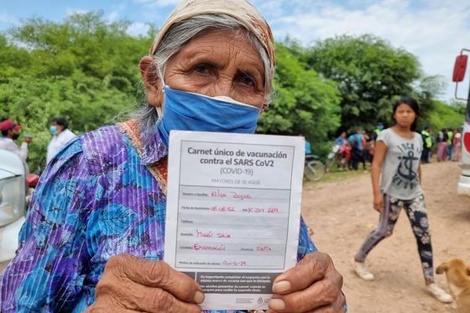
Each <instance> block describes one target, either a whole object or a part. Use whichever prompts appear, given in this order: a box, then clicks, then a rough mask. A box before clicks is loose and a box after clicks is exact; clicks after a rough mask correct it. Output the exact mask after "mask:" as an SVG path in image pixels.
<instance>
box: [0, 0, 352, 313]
mask: <svg viewBox="0 0 470 313" xmlns="http://www.w3.org/2000/svg"><path fill="white" fill-rule="evenodd" d="M139 66H140V72H141V76H142V81H143V86H144V88H145V90H146V100H145V103H144V105H143V107H142V108H141V110H139V111H138V112H136V114H135V116H134V118H132V119H131V120H128V121H125V122H122V123H118V124H116V125H108V126H104V127H102V128H99V129H97V130H94V131H91V132H88V133H85V134H82V135H80V136H78V137H76V138H74V139H72V140H71V141H70V142H69V143H68V144H67V145H66V146H65V147H64V148H63V149H62V150H61V152H60V153H59V154H57V155H56V157H54V158H53V160H52V161H51V162H50V163H49V165H48V166H47V168H46V170H45V171H44V172H43V173H42V176H41V180H40V182H39V184H38V186H37V188H36V191H35V193H34V197H33V200H32V203H31V205H30V207H29V210H28V214H27V217H26V221H25V224H24V226H23V227H22V229H21V233H20V238H19V239H20V240H19V242H20V246H19V248H18V251H17V254H16V256H15V258H14V259H13V260H12V261H11V262H10V263H9V264H8V266H7V267H6V268H5V270H4V271H3V273H2V274H1V276H0V311H1V312H2V313H11V312H83V311H85V312H184V313H200V312H201V311H202V310H201V307H200V306H199V304H200V303H202V302H203V301H204V297H205V296H204V293H203V290H202V288H201V286H200V285H198V284H197V282H196V281H195V280H194V279H192V278H191V277H189V276H188V275H186V274H184V273H181V272H179V271H177V270H175V269H174V268H172V267H170V266H169V265H168V264H167V263H166V262H164V261H163V256H164V254H165V251H164V241H165V216H166V199H167V173H168V172H167V164H168V147H169V135H170V132H171V131H172V130H186V131H212V132H227V133H248V134H252V133H254V132H255V130H256V127H257V121H258V118H259V115H260V113H261V112H262V111H263V110H265V109H266V108H267V107H268V104H269V103H270V101H271V96H272V94H273V80H274V71H275V52H274V39H273V36H272V33H271V30H270V27H269V25H268V24H267V23H266V21H265V20H264V18H263V17H262V16H261V15H260V13H259V12H258V11H257V10H256V9H255V8H254V7H253V6H252V5H251V4H250V3H249V2H248V1H245V0H185V1H183V2H182V3H181V4H180V5H178V6H177V7H176V9H175V10H174V11H173V13H172V14H171V15H170V17H169V18H168V20H166V22H165V23H164V25H163V26H162V27H160V28H159V32H158V34H157V35H156V38H155V40H154V44H153V45H152V47H151V49H150V53H149V55H147V56H144V57H143V58H142V59H141V60H140V63H139ZM130 105H131V104H130ZM170 157H171V156H170ZM299 228H300V229H299V241H298V243H299V245H298V251H297V255H296V256H297V260H298V264H297V265H296V266H294V267H293V268H291V269H289V270H287V271H286V272H284V273H282V274H281V275H279V276H278V277H276V279H275V280H274V281H273V287H272V291H273V297H272V299H271V300H270V301H269V307H270V310H269V311H270V312H298V313H301V312H308V313H317V312H332V313H344V312H346V311H347V305H346V301H345V296H344V294H343V293H342V292H341V289H342V284H343V279H342V276H341V274H340V273H339V272H338V271H337V270H336V269H335V267H334V265H333V261H332V260H331V258H330V257H329V256H328V255H327V254H324V253H321V252H318V251H316V250H317V249H316V247H315V245H314V244H313V242H312V241H311V238H310V236H309V233H308V228H307V226H306V224H305V222H304V221H303V219H301V220H300V222H299ZM221 302H223V301H221ZM209 312H210V311H209ZM212 312H213V313H215V312H217V313H221V312H237V313H240V312H246V311H239V310H234V311H225V310H218V311H212Z"/></svg>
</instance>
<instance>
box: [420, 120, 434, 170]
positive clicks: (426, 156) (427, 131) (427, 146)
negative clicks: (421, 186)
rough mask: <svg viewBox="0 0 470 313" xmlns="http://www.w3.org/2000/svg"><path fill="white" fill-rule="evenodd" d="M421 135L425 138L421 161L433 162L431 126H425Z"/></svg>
mask: <svg viewBox="0 0 470 313" xmlns="http://www.w3.org/2000/svg"><path fill="white" fill-rule="evenodd" d="M421 137H422V138H423V153H422V154H421V162H422V163H429V162H431V148H432V138H431V127H429V126H425V127H424V129H423V130H422V131H421Z"/></svg>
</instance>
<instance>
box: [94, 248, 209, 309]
mask: <svg viewBox="0 0 470 313" xmlns="http://www.w3.org/2000/svg"><path fill="white" fill-rule="evenodd" d="M203 300H204V295H203V293H202V291H201V289H200V287H199V285H198V284H197V283H196V282H195V281H194V280H193V279H192V278H191V277H189V276H187V275H185V274H183V273H180V272H178V271H176V270H175V269H173V268H171V267H170V266H169V265H168V264H166V263H165V262H163V261H147V260H143V259H140V258H137V257H135V256H131V255H127V254H120V255H117V256H114V257H112V258H111V259H109V261H108V262H107V263H106V267H105V270H104V272H103V275H102V276H101V279H100V281H99V282H98V284H97V286H96V298H95V303H94V304H93V305H92V306H90V307H89V308H88V309H87V310H86V312H87V313H89V312H113V313H121V312H122V313H124V312H167V313H181V312H188V313H200V312H201V311H202V310H201V308H200V307H199V306H198V304H200V303H202V302H203Z"/></svg>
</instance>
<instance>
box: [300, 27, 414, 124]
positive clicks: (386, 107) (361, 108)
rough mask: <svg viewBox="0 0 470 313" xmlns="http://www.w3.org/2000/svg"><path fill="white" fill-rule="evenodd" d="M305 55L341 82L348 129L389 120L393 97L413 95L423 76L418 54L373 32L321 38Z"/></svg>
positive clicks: (343, 116) (343, 117) (343, 120)
mask: <svg viewBox="0 0 470 313" xmlns="http://www.w3.org/2000/svg"><path fill="white" fill-rule="evenodd" d="M305 59H306V64H307V65H308V67H309V68H312V69H314V70H316V71H318V73H320V74H321V75H323V76H324V77H326V78H328V79H331V80H334V81H336V82H337V83H338V88H339V91H340V93H341V96H342V101H341V125H342V127H343V128H345V129H347V130H352V129H353V128H354V127H356V126H361V127H363V128H365V129H373V128H374V127H375V125H377V123H378V122H379V121H382V122H383V121H388V120H389V116H390V112H391V107H392V105H393V99H395V98H397V97H399V96H402V95H410V94H411V93H412V91H413V82H414V81H415V80H417V79H418V78H419V77H420V65H419V62H418V60H417V59H416V57H415V56H413V55H412V54H410V53H409V52H407V51H405V50H403V49H394V48H393V47H391V46H390V44H389V43H388V42H386V41H384V40H383V39H380V38H378V37H375V36H372V35H362V36H359V37H353V36H346V35H343V36H338V37H335V38H330V39H326V40H324V41H320V42H317V43H315V44H314V45H313V46H311V47H309V48H308V49H307V51H306V55H305Z"/></svg>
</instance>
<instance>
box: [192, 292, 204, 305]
mask: <svg viewBox="0 0 470 313" xmlns="http://www.w3.org/2000/svg"><path fill="white" fill-rule="evenodd" d="M194 302H196V303H197V304H200V303H202V302H204V294H203V293H202V292H200V291H196V294H195V295H194Z"/></svg>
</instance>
